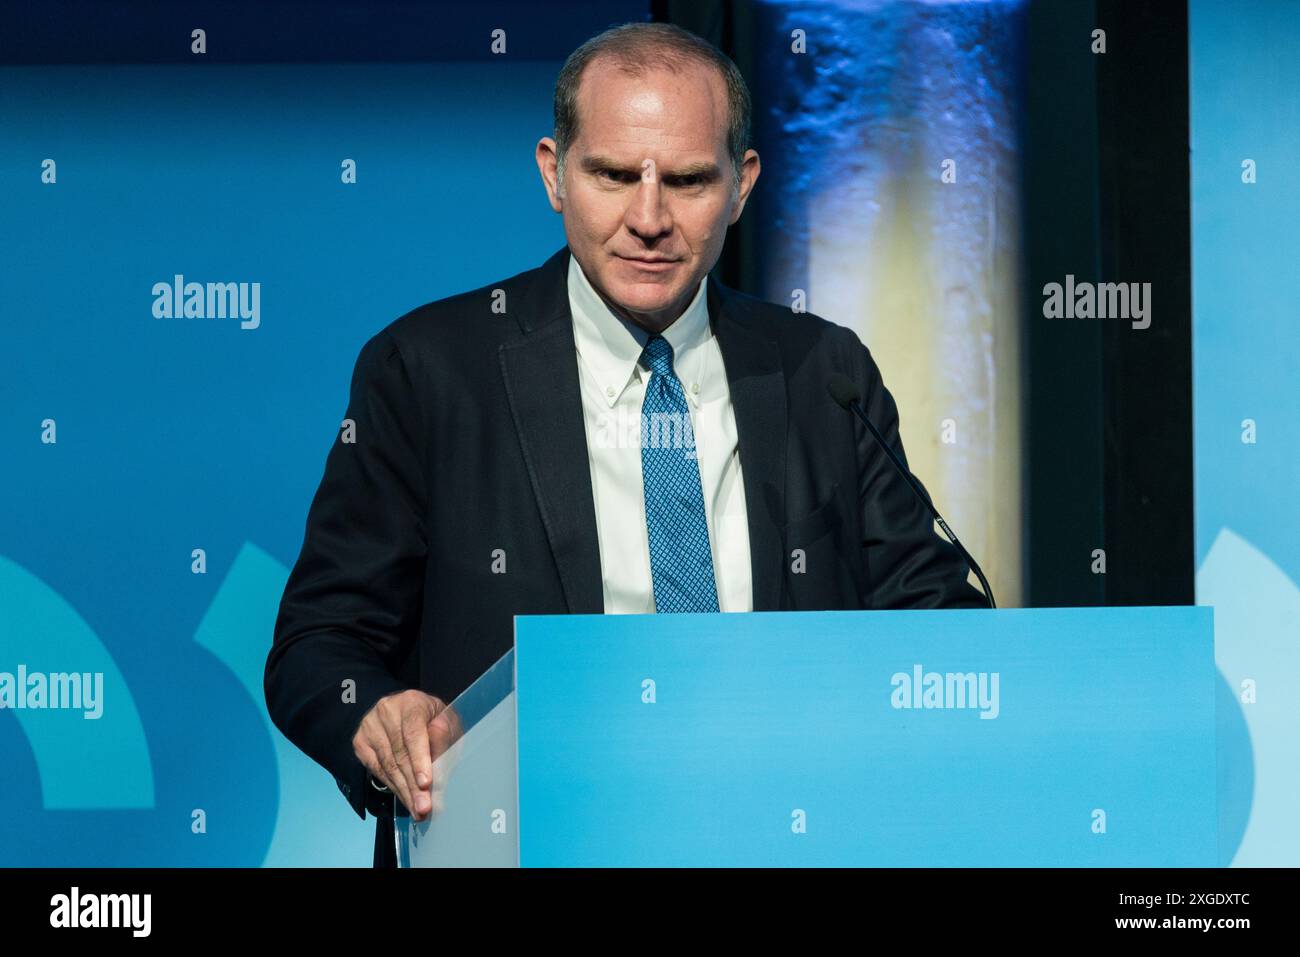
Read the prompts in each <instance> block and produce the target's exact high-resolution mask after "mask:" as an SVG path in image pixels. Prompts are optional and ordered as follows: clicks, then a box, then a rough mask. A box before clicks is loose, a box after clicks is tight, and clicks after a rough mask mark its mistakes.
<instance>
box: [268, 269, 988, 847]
mask: <svg viewBox="0 0 1300 957" xmlns="http://www.w3.org/2000/svg"><path fill="white" fill-rule="evenodd" d="M568 263H569V251H568V249H567V248H566V249H562V250H560V251H559V252H558V253H556V254H555V255H554V256H552V257H551V258H550V259H549V260H547V261H546V263H545V264H543V265H542V266H541V267H540V268H538V269H533V270H530V271H528V272H524V273H521V274H519V275H517V276H514V277H512V278H510V279H507V280H504V281H503V282H499V283H495V284H493V285H491V286H486V287H484V288H482V289H478V290H475V291H473V292H468V293H464V294H462V295H459V296H453V297H451V298H449V299H443V300H440V301H438V302H433V303H429V304H427V305H424V306H421V307H420V308H418V309H415V310H414V311H412V312H410V313H407V314H406V315H404V316H402V317H401V318H399V319H397V320H396V321H394V322H393V323H391V324H390V325H389V326H388V327H387V328H385V329H383V330H381V331H380V332H379V333H377V334H376V335H375V336H374V337H373V338H371V339H370V340H369V341H368V342H366V344H365V345H364V346H363V347H362V349H361V352H360V356H359V358H358V359H357V363H356V369H355V372H354V374H353V377H352V388H351V398H350V400H349V403H348V409H347V418H350V419H352V420H353V421H354V422H355V424H356V425H355V442H351V443H349V442H345V441H343V439H342V437H340V438H339V439H336V441H335V443H334V446H333V448H332V449H331V450H330V452H329V456H328V458H327V460H326V463H325V474H324V477H323V478H322V480H321V483H320V487H319V489H318V491H317V492H316V496H315V498H314V499H313V501H312V504H311V509H310V512H309V514H308V516H307V527H306V536H305V539H304V541H303V545H302V552H301V554H300V555H299V556H298V560H297V562H296V564H295V565H294V567H293V571H292V573H291V574H290V576H289V581H288V584H287V585H286V587H285V591H284V597H283V599H282V600H281V604H280V610H279V616H278V618H277V620H276V625H275V639H274V644H273V647H272V648H271V651H270V654H269V656H268V658H267V662H266V674H265V690H266V702H267V707H268V708H269V710H270V714H271V718H272V720H273V721H274V722H275V724H276V726H277V727H278V728H279V729H280V730H281V731H282V732H284V734H285V735H286V736H287V737H288V738H289V740H291V741H292V742H294V744H296V745H297V746H298V747H300V748H301V749H302V750H303V751H304V752H306V753H307V754H308V755H309V756H310V757H311V758H313V759H314V760H316V761H317V762H319V763H320V764H321V765H323V766H324V767H325V768H326V770H328V771H329V772H330V773H331V774H332V775H333V776H334V777H335V779H336V781H337V783H338V786H339V789H340V790H341V791H342V792H343V795H344V796H345V797H346V798H347V800H348V801H349V803H350V804H351V805H352V808H353V810H355V811H356V813H357V814H358V815H360V816H361V817H362V818H363V819H364V818H365V812H366V811H367V810H369V811H370V812H371V813H372V814H374V815H376V816H377V817H378V818H379V824H378V827H377V832H376V841H375V843H376V852H375V863H376V865H389V864H392V863H393V857H394V855H393V845H392V825H391V819H390V818H391V814H392V799H391V798H385V797H384V796H383V795H382V794H380V792H378V791H376V790H375V789H374V788H373V787H372V786H371V785H370V784H369V779H368V775H367V772H366V770H365V768H364V767H363V766H362V765H361V763H360V762H359V761H358V760H357V758H356V757H355V755H354V754H353V751H352V736H353V735H354V734H355V733H356V729H357V726H358V725H359V724H360V722H361V719H362V718H363V717H364V715H365V714H366V712H367V711H369V710H370V708H371V706H373V705H374V704H375V703H376V702H377V701H378V700H379V699H380V698H381V697H383V696H384V695H387V694H390V693H392V692H395V691H400V690H404V689H406V688H420V689H422V690H424V691H426V692H428V693H430V694H433V695H436V696H438V697H439V698H441V699H442V700H444V701H448V702H450V701H451V700H452V699H453V698H455V697H456V696H457V695H458V694H459V693H460V692H461V691H463V690H464V689H465V688H466V687H467V686H469V685H470V684H471V683H472V682H473V681H474V680H475V679H476V678H477V677H478V676H479V675H480V674H482V672H484V671H485V670H486V669H487V668H488V667H489V666H490V665H491V664H492V663H493V662H495V661H496V660H497V659H498V658H499V657H501V655H503V654H505V653H506V652H507V651H509V650H510V648H511V646H512V644H513V634H514V616H515V615H521V614H558V613H583V612H586V613H601V612H603V611H604V607H603V593H602V584H601V571H600V553H599V546H598V542H597V537H596V517H595V506H594V503H593V499H592V491H591V477H590V471H589V464H588V458H587V442H586V436H585V431H584V425H583V415H582V406H581V400H580V398H579V393H578V364H577V353H576V350H575V347H574V339H573V328H572V320H571V316H570V313H569V298H568V286H567V275H568ZM496 290H501V291H502V292H504V300H502V298H501V294H500V293H495V295H494V292H495V291H496ZM494 302H496V303H498V305H497V309H496V310H495V311H494V309H493V304H494ZM501 305H504V310H505V311H504V313H502V312H501V311H500V310H501ZM708 306H709V317H710V322H711V323H712V326H713V330H714V333H715V335H716V336H717V337H718V344H719V347H720V349H721V351H722V355H723V361H724V364H725V366H726V374H727V381H728V383H729V385H730V390H731V401H732V405H733V409H734V412H735V417H736V429H737V433H738V438H739V447H740V461H741V469H742V471H743V473H744V485H745V502H746V506H747V509H748V524H749V543H750V561H751V567H752V574H753V596H754V609H755V610H756V611H770V610H779V609H798V610H803V609H835V608H938V607H983V606H984V605H985V602H984V600H983V599H982V598H981V597H980V594H979V592H977V591H976V590H975V589H974V588H972V587H971V586H970V585H969V584H968V583H967V581H966V568H965V566H964V565H963V563H962V561H961V559H960V557H959V556H958V555H957V553H956V552H955V550H954V549H953V548H952V546H951V545H949V544H948V543H947V541H945V540H944V539H942V538H940V537H939V536H938V534H937V533H936V532H935V530H934V526H933V523H932V521H931V519H930V516H929V515H928V514H927V512H926V511H925V509H924V508H923V507H922V506H921V505H920V504H919V503H918V502H917V501H916V499H915V498H914V496H913V494H912V492H911V490H909V489H908V488H907V486H906V484H905V483H904V481H903V480H902V479H901V477H900V476H899V475H898V474H897V473H896V472H895V471H894V468H893V466H892V465H891V464H890V463H889V461H888V459H887V458H886V457H885V455H884V454H883V453H882V452H881V451H880V449H879V448H878V447H877V446H876V445H875V443H874V441H873V440H872V438H871V437H870V435H868V434H867V431H866V429H865V428H863V427H862V426H861V424H860V423H858V422H857V421H856V420H855V418H854V417H853V416H852V415H851V414H850V413H848V412H845V411H844V410H843V409H841V408H839V407H838V406H837V405H836V404H835V403H834V401H833V400H832V399H831V398H830V396H829V395H828V393H827V389H826V380H827V377H828V376H829V375H830V374H831V373H833V372H842V373H845V374H846V375H849V376H851V377H852V378H853V380H854V381H855V382H856V383H857V385H858V388H859V389H860V390H861V395H862V397H863V404H864V405H865V407H866V409H867V413H868V414H869V415H870V416H871V418H872V420H873V421H874V422H875V423H876V425H877V427H878V428H880V429H881V431H882V432H883V433H884V435H885V436H886V438H887V439H889V440H890V442H891V443H892V444H893V445H894V447H895V448H896V449H898V450H899V451H900V452H901V445H900V444H899V442H898V414H897V410H896V409H895V406H894V401H893V399H892V398H891V396H890V394H889V392H888V391H887V390H886V389H885V387H884V384H883V383H882V382H881V377H880V372H879V370H878V369H877V368H876V365H875V363H874V362H873V361H872V358H871V355H870V353H869V352H868V351H867V349H866V348H864V347H863V345H862V344H861V343H860V342H859V340H858V338H857V336H856V335H855V334H854V333H853V332H852V331H850V330H848V329H846V328H843V327H841V326H837V325H834V324H833V323H830V322H827V321H825V320H823V319H820V318H818V317H817V316H814V315H810V314H803V315H799V314H795V313H792V312H791V311H790V310H789V309H788V308H783V307H781V306H777V305H773V304H770V303H766V302H762V301H760V300H758V299H754V298H752V297H750V296H746V295H742V294H740V293H738V292H735V291H733V290H730V289H728V288H726V287H725V286H723V285H722V284H720V283H719V282H717V281H716V280H715V279H713V278H712V277H710V279H709V280H708ZM796 548H800V549H803V550H804V554H805V563H804V568H805V570H804V572H803V573H802V574H795V573H793V572H792V571H791V551H792V550H793V549H796ZM495 549H503V550H504V551H505V553H506V561H507V570H508V574H504V575H502V574H493V573H492V568H491V566H492V553H493V551H494V550H495ZM349 679H350V680H351V681H353V682H355V688H356V694H355V702H345V701H344V698H343V694H342V689H343V686H344V682H345V681H347V680H349Z"/></svg>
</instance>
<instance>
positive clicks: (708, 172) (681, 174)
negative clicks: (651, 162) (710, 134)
mask: <svg viewBox="0 0 1300 957" xmlns="http://www.w3.org/2000/svg"><path fill="white" fill-rule="evenodd" d="M581 166H582V169H583V170H584V171H585V172H588V173H594V172H596V171H597V170H602V169H608V170H614V171H616V172H619V173H635V174H636V175H637V176H640V175H641V167H640V166H639V165H638V166H624V165H622V164H621V163H619V162H618V161H617V160H613V159H610V158H609V157H608V156H599V155H595V156H584V157H583V158H582V162H581ZM721 175H722V170H720V169H718V164H717V163H712V162H708V161H704V162H700V163H688V164H687V165H685V166H682V167H679V168H677V169H671V170H662V169H661V170H659V178H660V179H681V178H685V177H687V176H698V177H699V178H700V179H702V180H704V181H705V182H712V181H714V180H716V179H718V178H719V177H720V176H721Z"/></svg>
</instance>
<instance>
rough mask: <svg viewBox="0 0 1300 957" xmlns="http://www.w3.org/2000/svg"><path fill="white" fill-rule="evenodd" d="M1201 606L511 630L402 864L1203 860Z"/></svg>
mask: <svg viewBox="0 0 1300 957" xmlns="http://www.w3.org/2000/svg"><path fill="white" fill-rule="evenodd" d="M1215 682H1216V671H1215V665H1214V640H1213V611H1212V609H1210V608H1088V609H1077V608H1076V609H1070V608H1060V609H1009V610H1000V611H964V610H963V611H956V610H945V611H893V612H800V613H794V612H789V613H753V614H715V615H671V616H669V615H633V616H615V615H581V616H537V617H519V618H517V619H516V626H515V648H514V651H513V652H511V653H510V654H508V655H506V656H505V657H504V658H502V659H501V661H499V662H498V663H497V664H496V665H495V666H494V667H493V668H492V669H491V670H490V671H488V672H487V673H486V674H485V675H484V676H483V677H482V678H480V679H479V681H477V682H476V683H475V684H474V685H473V686H472V687H471V688H470V689H468V690H467V691H466V692H465V693H464V694H463V695H461V697H460V698H458V699H457V700H456V701H455V702H454V703H453V704H452V707H453V708H454V709H455V710H456V713H457V715H458V717H459V719H460V725H461V729H462V736H461V737H460V738H459V740H457V741H456V743H455V744H454V745H453V746H452V748H451V749H450V750H449V751H448V752H447V753H446V754H445V755H443V756H442V757H441V758H440V759H439V760H438V761H437V762H436V764H435V792H436V793H435V809H436V811H437V813H436V814H434V815H433V816H432V817H431V818H430V819H428V820H426V821H423V822H420V823H418V824H417V823H412V822H411V821H410V819H409V818H399V819H398V827H397V829H396V831H397V842H398V848H397V850H398V856H399V859H400V860H401V862H402V863H403V865H405V866H516V865H522V866H525V867H556V866H558V867H568V866H597V867H611V866H652V867H658V866H794V867H799V866H993V867H1000V866H1035V867H1041V866H1049V867H1050V866H1123V867H1131V866H1162V867H1184V866H1196V867H1201V866H1204V867H1213V866H1216V865H1217V863H1218V860H1217V845H1216V842H1217V821H1216V804H1215V741H1214V731H1215V711H1214V709H1215Z"/></svg>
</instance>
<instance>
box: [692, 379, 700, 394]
mask: <svg viewBox="0 0 1300 957" xmlns="http://www.w3.org/2000/svg"><path fill="white" fill-rule="evenodd" d="M691 391H692V392H695V393H698V392H699V391H700V384H699V383H698V382H692V383H691Z"/></svg>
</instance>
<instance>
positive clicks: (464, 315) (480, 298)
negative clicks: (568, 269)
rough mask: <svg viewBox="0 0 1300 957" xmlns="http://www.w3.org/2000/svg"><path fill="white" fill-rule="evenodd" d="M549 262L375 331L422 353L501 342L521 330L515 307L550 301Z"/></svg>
mask: <svg viewBox="0 0 1300 957" xmlns="http://www.w3.org/2000/svg"><path fill="white" fill-rule="evenodd" d="M551 265H552V263H551V262H547V263H544V264H543V265H541V266H535V267H533V268H532V269H526V270H524V271H523V272H518V273H515V274H514V275H513V276H509V277H507V278H505V279H500V280H497V281H495V282H489V283H486V284H485V285H482V286H479V287H478V288H477V289H470V290H467V291H466V292H460V293H456V294H455V295H451V296H446V297H444V298H442V299H436V300H433V301H432V302H426V303H424V304H423V305H420V306H416V307H415V308H414V309H411V310H410V311H409V312H406V313H403V314H402V315H400V316H398V317H397V318H396V319H394V320H393V321H392V322H390V323H389V324H388V325H387V326H385V327H384V328H383V329H381V330H380V331H379V332H378V333H376V336H377V337H387V338H390V339H391V340H393V341H394V342H396V343H397V345H398V347H399V348H400V349H402V350H403V351H410V352H418V351H420V350H421V349H427V348H429V347H430V346H436V347H438V348H447V347H454V346H456V345H458V344H464V345H470V344H483V343H492V344H494V345H495V343H498V342H500V341H502V340H503V339H504V338H505V337H508V336H510V335H512V334H513V333H515V332H518V330H519V324H518V322H516V320H515V319H514V317H513V316H512V314H511V313H512V310H514V309H537V308H541V307H543V306H546V305H549V304H548V303H540V302H539V301H538V300H539V298H545V297H546V295H547V293H546V282H545V279H546V271H547V269H548V267H550V266H551Z"/></svg>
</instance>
